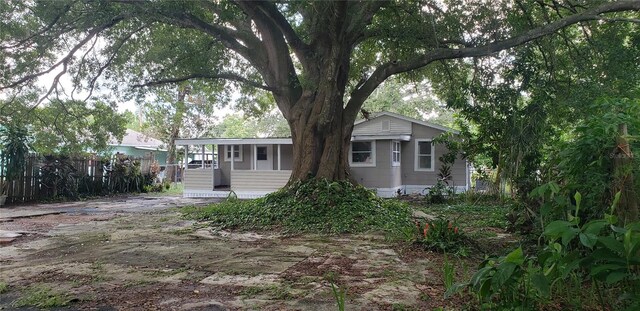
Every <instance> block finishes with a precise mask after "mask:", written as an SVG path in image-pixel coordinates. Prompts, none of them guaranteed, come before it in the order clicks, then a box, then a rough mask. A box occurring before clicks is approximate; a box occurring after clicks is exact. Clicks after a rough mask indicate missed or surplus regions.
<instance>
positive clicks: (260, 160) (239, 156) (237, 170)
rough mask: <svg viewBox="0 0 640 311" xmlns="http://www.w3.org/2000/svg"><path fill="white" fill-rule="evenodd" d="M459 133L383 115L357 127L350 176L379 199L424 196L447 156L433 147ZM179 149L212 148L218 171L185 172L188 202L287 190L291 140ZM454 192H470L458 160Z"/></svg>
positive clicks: (216, 141) (199, 142)
mask: <svg viewBox="0 0 640 311" xmlns="http://www.w3.org/2000/svg"><path fill="white" fill-rule="evenodd" d="M444 132H453V133H457V132H456V131H454V130H452V129H449V128H446V127H442V126H439V125H435V124H431V123H429V122H425V121H421V120H417V119H413V118H409V117H405V116H402V115H398V114H395V113H391V112H381V113H378V114H375V115H373V116H372V117H371V118H370V119H369V120H360V121H357V122H356V123H355V125H354V129H353V134H352V137H351V148H350V150H349V165H350V167H351V176H352V177H353V178H354V179H355V180H356V181H358V182H359V183H360V184H362V185H364V186H365V187H368V188H371V189H375V190H376V191H377V193H378V195H379V196H381V197H392V196H395V195H397V194H398V193H403V194H404V193H426V189H428V188H429V187H431V186H433V185H435V184H436V182H437V174H438V169H439V167H440V162H439V161H438V158H439V157H440V156H441V155H443V154H444V153H446V152H447V150H446V148H445V146H443V145H433V144H432V143H431V141H432V140H433V139H434V138H435V137H437V136H439V135H440V134H442V133H444ZM176 145H178V146H182V145H196V146H200V148H202V146H208V145H213V146H212V148H213V147H217V150H218V155H219V156H218V159H217V160H218V163H219V165H218V168H216V169H212V168H210V167H199V168H195V169H187V170H186V171H185V183H184V196H185V197H223V196H227V195H228V194H229V190H233V191H234V192H235V193H236V194H237V195H238V197H244V198H252V197H259V196H262V195H265V194H266V193H269V192H272V191H275V190H277V189H279V188H281V187H283V186H284V185H285V184H286V183H287V181H288V180H289V177H290V176H291V169H292V163H293V145H292V142H291V138H239V139H229V138H199V139H178V140H176ZM451 173H452V181H451V185H452V186H454V187H455V189H456V191H458V192H460V191H465V190H466V189H468V188H469V185H470V183H469V165H468V164H467V162H466V161H465V160H463V159H458V160H457V161H456V162H455V163H454V164H453V166H452V168H451Z"/></svg>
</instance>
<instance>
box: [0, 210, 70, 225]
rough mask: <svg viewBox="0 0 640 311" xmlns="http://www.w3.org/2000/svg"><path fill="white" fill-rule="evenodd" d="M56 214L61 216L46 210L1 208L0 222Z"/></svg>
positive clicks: (59, 212) (57, 212)
mask: <svg viewBox="0 0 640 311" xmlns="http://www.w3.org/2000/svg"><path fill="white" fill-rule="evenodd" d="M56 214H62V212H61V211H58V210H49V211H47V210H31V209H17V208H12V209H8V208H2V209H0V222H1V221H3V220H7V219H16V218H29V217H38V216H44V215H56Z"/></svg>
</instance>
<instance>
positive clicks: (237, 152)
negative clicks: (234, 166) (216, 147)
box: [224, 145, 242, 162]
mask: <svg viewBox="0 0 640 311" xmlns="http://www.w3.org/2000/svg"><path fill="white" fill-rule="evenodd" d="M224 148H225V153H224V155H225V159H224V160H225V161H231V152H232V149H231V148H233V160H234V161H240V162H242V147H241V146H240V145H225V146H224Z"/></svg>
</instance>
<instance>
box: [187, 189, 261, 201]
mask: <svg viewBox="0 0 640 311" xmlns="http://www.w3.org/2000/svg"><path fill="white" fill-rule="evenodd" d="M271 192H272V191H235V192H233V193H235V195H236V197H237V198H238V199H257V198H260V197H263V196H265V195H267V194H269V193H271ZM182 196H183V197H185V198H227V197H229V196H233V194H232V191H229V190H225V191H221V190H218V191H210V190H187V189H185V190H184V192H183V193H182Z"/></svg>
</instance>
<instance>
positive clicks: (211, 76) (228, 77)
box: [133, 72, 275, 92]
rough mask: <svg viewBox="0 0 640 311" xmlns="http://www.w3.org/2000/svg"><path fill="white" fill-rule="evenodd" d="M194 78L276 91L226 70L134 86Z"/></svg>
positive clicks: (146, 84) (140, 85)
mask: <svg viewBox="0 0 640 311" xmlns="http://www.w3.org/2000/svg"><path fill="white" fill-rule="evenodd" d="M192 79H206V80H217V79H224V80H230V81H235V82H240V83H244V84H246V85H249V86H252V87H255V88H259V89H263V90H265V91H269V92H275V90H274V89H273V88H272V87H269V86H266V85H263V84H261V83H259V82H256V81H251V80H249V79H247V78H245V77H242V76H239V75H237V74H234V73H224V72H223V73H218V74H205V73H194V74H190V75H187V76H183V77H177V78H169V79H162V80H154V81H148V82H145V83H142V84H135V85H133V87H147V86H156V85H162V84H170V83H178V82H183V81H187V80H192Z"/></svg>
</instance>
